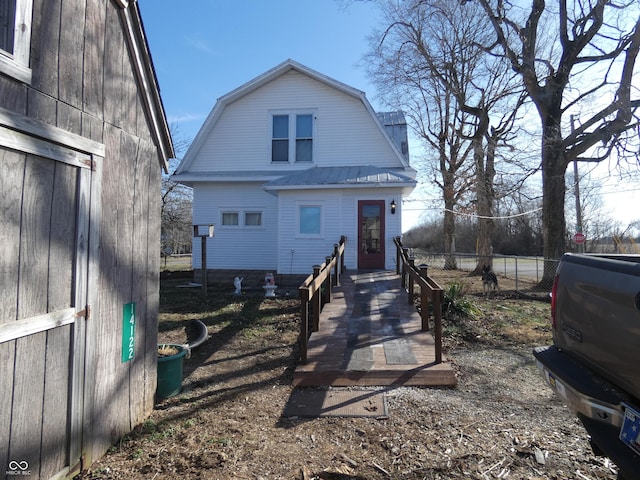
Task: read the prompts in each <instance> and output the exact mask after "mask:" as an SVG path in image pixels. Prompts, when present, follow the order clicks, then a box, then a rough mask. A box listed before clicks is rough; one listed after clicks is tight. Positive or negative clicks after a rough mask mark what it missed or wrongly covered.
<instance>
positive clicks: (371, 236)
mask: <svg viewBox="0 0 640 480" xmlns="http://www.w3.org/2000/svg"><path fill="white" fill-rule="evenodd" d="M358 225H359V226H360V228H359V231H358V268H384V200H360V201H358Z"/></svg>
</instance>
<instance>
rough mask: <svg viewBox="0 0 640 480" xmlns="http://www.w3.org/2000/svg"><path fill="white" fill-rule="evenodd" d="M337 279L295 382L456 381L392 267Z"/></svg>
mask: <svg viewBox="0 0 640 480" xmlns="http://www.w3.org/2000/svg"><path fill="white" fill-rule="evenodd" d="M340 283H341V285H340V286H339V287H335V288H334V290H333V291H332V296H331V303H328V304H326V305H325V306H324V309H323V310H322V315H321V318H320V331H318V332H313V333H312V334H311V337H310V338H309V344H308V351H307V359H308V361H307V363H305V364H301V365H298V367H297V368H296V371H295V373H294V376H293V384H294V385H296V386H321V385H334V386H349V385H369V386H371V385H380V386H385V385H414V386H417V385H423V386H453V385H455V384H456V377H455V374H454V372H453V368H452V366H451V364H449V363H448V362H446V360H445V361H443V362H442V363H440V364H436V363H435V343H434V340H433V337H432V336H431V334H430V333H429V332H423V331H421V319H420V315H419V314H418V312H417V310H416V308H415V307H414V306H413V305H409V304H408V302H407V295H406V292H405V291H404V290H403V289H402V288H401V285H400V277H399V276H398V275H397V274H396V273H395V272H393V271H366V272H363V271H358V272H354V273H351V272H350V273H349V274H346V273H345V274H343V275H342V276H341V277H340ZM443 360H444V359H443Z"/></svg>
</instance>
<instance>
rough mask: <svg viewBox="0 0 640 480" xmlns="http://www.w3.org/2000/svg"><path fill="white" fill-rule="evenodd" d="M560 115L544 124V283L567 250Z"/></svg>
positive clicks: (563, 159)
mask: <svg viewBox="0 0 640 480" xmlns="http://www.w3.org/2000/svg"><path fill="white" fill-rule="evenodd" d="M559 117H560V115H559V114H558V118H557V119H556V118H553V119H552V121H549V120H548V119H547V121H546V122H545V124H544V125H543V139H542V192H543V195H542V225H543V238H544V240H543V249H542V252H543V256H544V259H545V262H544V274H543V278H542V281H541V283H542V284H545V285H546V284H551V283H552V282H553V277H554V276H555V271H556V266H557V260H559V259H560V257H561V256H562V254H563V253H564V252H565V237H566V226H565V217H564V199H565V176H564V175H565V171H566V169H567V162H566V159H565V158H564V147H563V143H562V133H561V130H560V128H559V127H558V126H557V125H559Z"/></svg>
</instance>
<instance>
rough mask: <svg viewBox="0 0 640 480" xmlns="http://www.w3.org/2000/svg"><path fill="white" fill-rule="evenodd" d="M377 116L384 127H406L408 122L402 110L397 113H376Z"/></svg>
mask: <svg viewBox="0 0 640 480" xmlns="http://www.w3.org/2000/svg"><path fill="white" fill-rule="evenodd" d="M376 115H377V116H378V118H379V119H380V121H381V122H382V124H383V125H406V124H407V121H406V120H405V118H404V113H403V112H402V110H398V111H395V112H376Z"/></svg>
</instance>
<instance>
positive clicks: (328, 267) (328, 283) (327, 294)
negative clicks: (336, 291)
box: [324, 257, 333, 303]
mask: <svg viewBox="0 0 640 480" xmlns="http://www.w3.org/2000/svg"><path fill="white" fill-rule="evenodd" d="M331 260H333V258H332V257H325V258H324V262H325V265H326V266H325V269H326V270H327V279H326V280H325V282H324V283H325V287H324V288H325V290H324V301H325V302H326V303H331V287H332V285H333V278H331Z"/></svg>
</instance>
